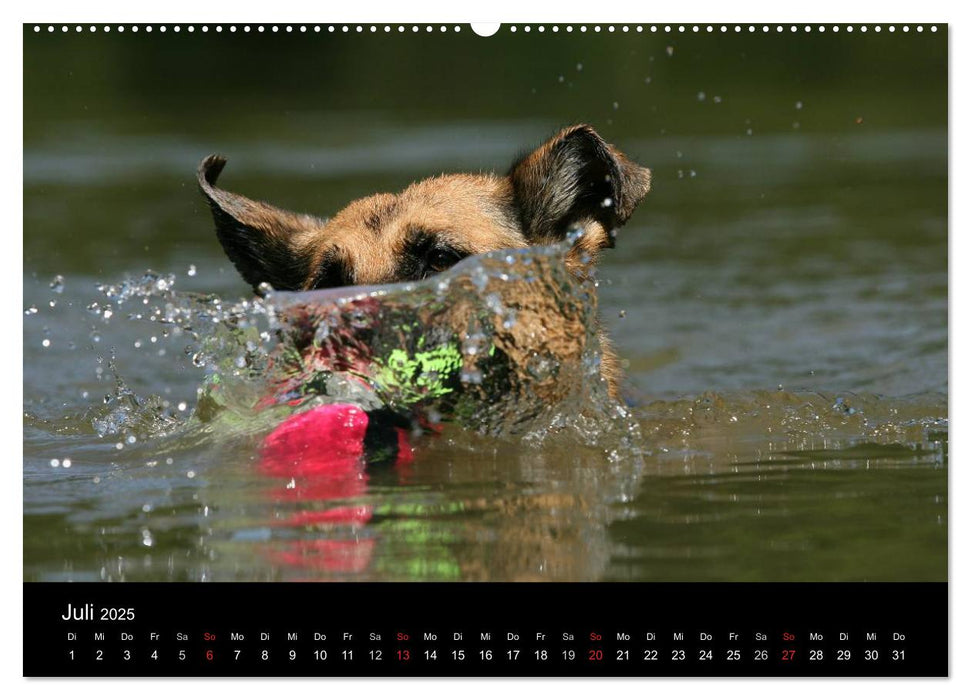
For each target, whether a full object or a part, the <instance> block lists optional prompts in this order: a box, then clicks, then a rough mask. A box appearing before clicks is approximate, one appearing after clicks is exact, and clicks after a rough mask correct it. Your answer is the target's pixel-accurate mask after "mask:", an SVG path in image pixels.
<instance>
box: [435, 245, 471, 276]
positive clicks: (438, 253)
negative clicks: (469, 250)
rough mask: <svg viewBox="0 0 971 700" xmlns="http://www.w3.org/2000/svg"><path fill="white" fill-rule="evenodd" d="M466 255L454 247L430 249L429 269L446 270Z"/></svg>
mask: <svg viewBox="0 0 971 700" xmlns="http://www.w3.org/2000/svg"><path fill="white" fill-rule="evenodd" d="M464 257H465V256H464V255H462V254H461V253H459V252H458V251H457V250H454V249H453V248H432V249H431V250H430V251H428V258H427V261H428V269H429V270H431V271H433V272H444V271H445V270H447V269H448V268H450V267H452V265H454V264H455V263H457V262H458V261H459V260H461V259H462V258H464Z"/></svg>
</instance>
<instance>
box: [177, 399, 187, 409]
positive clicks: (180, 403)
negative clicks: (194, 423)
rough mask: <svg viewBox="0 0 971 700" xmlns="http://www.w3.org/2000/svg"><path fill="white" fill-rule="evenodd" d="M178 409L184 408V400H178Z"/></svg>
mask: <svg viewBox="0 0 971 700" xmlns="http://www.w3.org/2000/svg"><path fill="white" fill-rule="evenodd" d="M178 409H179V410H180V411H184V410H185V409H186V403H185V401H179V405H178Z"/></svg>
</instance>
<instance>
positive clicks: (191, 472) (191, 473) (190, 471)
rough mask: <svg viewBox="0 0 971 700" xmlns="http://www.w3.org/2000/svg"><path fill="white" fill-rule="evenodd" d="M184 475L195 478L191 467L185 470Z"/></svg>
mask: <svg viewBox="0 0 971 700" xmlns="http://www.w3.org/2000/svg"><path fill="white" fill-rule="evenodd" d="M185 475H186V476H187V477H188V478H190V479H195V478H196V473H195V472H194V471H192V470H191V469H190V470H189V471H187V472H186V473H185Z"/></svg>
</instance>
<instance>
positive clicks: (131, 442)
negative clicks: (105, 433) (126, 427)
mask: <svg viewBox="0 0 971 700" xmlns="http://www.w3.org/2000/svg"><path fill="white" fill-rule="evenodd" d="M125 442H127V443H128V444H129V445H134V444H135V443H136V442H138V438H137V437H135V436H134V435H129V436H128V437H126V438H125Z"/></svg>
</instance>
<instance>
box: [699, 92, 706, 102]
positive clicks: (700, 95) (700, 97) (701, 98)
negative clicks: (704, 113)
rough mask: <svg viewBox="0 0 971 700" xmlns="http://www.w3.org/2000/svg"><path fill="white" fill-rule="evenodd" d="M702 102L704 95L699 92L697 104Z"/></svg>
mask: <svg viewBox="0 0 971 700" xmlns="http://www.w3.org/2000/svg"><path fill="white" fill-rule="evenodd" d="M704 101H705V93H704V92H699V93H698V102H704Z"/></svg>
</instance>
